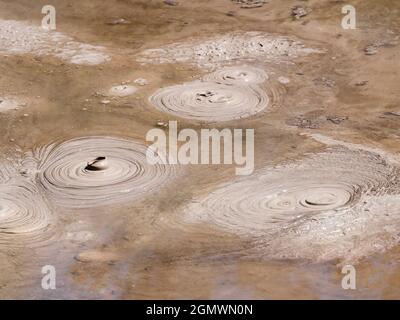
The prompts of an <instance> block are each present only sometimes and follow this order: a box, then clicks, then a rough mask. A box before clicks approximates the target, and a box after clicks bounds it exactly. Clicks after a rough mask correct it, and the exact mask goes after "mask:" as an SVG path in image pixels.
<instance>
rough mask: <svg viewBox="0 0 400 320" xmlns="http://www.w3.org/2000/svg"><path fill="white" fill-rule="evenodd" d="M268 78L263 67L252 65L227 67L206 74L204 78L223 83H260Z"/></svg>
mask: <svg viewBox="0 0 400 320" xmlns="http://www.w3.org/2000/svg"><path fill="white" fill-rule="evenodd" d="M267 79H268V75H267V74H266V72H265V71H264V70H263V69H260V68H256V67H252V66H233V67H225V68H222V69H220V70H217V71H215V72H213V73H211V74H209V75H206V76H205V77H204V78H203V80H204V81H209V82H216V83H221V84H236V85H246V84H247V85H249V84H260V83H263V82H265V81H266V80H267Z"/></svg>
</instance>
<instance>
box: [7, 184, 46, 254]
mask: <svg viewBox="0 0 400 320" xmlns="http://www.w3.org/2000/svg"><path fill="white" fill-rule="evenodd" d="M52 224H53V216H52V214H51V211H50V209H49V207H48V204H47V202H46V200H45V199H44V198H43V197H42V196H41V194H40V190H39V189H38V188H37V187H36V186H35V185H34V184H32V183H29V182H26V180H23V179H12V180H10V181H8V182H7V183H4V184H0V248H1V246H6V247H7V248H8V247H9V246H11V247H13V246H25V245H27V246H29V247H33V246H36V245H38V244H40V243H42V242H44V241H45V240H46V239H49V238H50V237H51V236H50V234H51V232H50V231H51V228H52Z"/></svg>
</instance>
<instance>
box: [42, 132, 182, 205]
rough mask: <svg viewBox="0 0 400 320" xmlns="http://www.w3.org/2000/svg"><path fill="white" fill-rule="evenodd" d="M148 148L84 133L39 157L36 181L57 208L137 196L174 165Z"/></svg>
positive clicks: (158, 182) (159, 182) (162, 178)
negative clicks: (150, 151) (151, 163)
mask: <svg viewBox="0 0 400 320" xmlns="http://www.w3.org/2000/svg"><path fill="white" fill-rule="evenodd" d="M146 151H147V147H146V146H145V145H143V144H141V143H138V142H135V141H130V140H125V139H119V138H113V137H99V136H95V137H83V138H78V139H73V140H69V141H66V142H64V143H61V144H60V145H58V146H55V147H53V146H51V147H49V150H48V152H47V154H46V156H45V157H44V159H42V161H41V164H40V167H39V174H38V179H39V182H40V184H41V185H42V186H43V187H44V188H45V190H46V191H47V192H48V193H49V197H50V198H51V199H52V200H53V201H54V202H55V203H56V204H57V205H59V206H63V207H69V208H86V207H94V206H99V205H107V204H113V203H116V202H120V201H128V200H135V199H136V198H138V197H139V196H142V195H145V194H148V193H149V192H151V191H154V190H156V189H158V188H159V187H160V186H161V185H162V184H163V183H165V182H167V180H168V179H169V178H170V177H171V176H173V175H174V173H175V167H174V166H172V165H169V164H168V163H164V162H163V160H162V159H161V158H162V157H161V156H158V155H149V156H152V157H154V159H152V160H153V163H157V164H155V165H150V164H149V163H148V162H147V160H148V158H146Z"/></svg>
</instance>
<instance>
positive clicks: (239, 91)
mask: <svg viewBox="0 0 400 320" xmlns="http://www.w3.org/2000/svg"><path fill="white" fill-rule="evenodd" d="M150 103H151V104H152V105H154V106H155V107H156V108H157V109H158V110H160V111H163V112H167V113H170V114H172V115H174V116H178V117H181V118H186V119H194V120H200V121H206V122H213V121H230V120H236V119H241V118H247V117H250V116H252V115H254V114H257V113H259V112H261V111H263V110H264V109H266V108H267V106H268V103H269V98H268V95H267V94H266V93H265V92H264V91H263V90H262V89H261V88H260V87H258V86H256V85H251V86H250V85H249V86H241V85H226V84H219V83H215V82H202V81H196V82H192V83H186V84H183V85H176V86H172V87H167V88H162V89H160V90H158V91H157V92H156V93H155V94H153V95H152V96H151V97H150Z"/></svg>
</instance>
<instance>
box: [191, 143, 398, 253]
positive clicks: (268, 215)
mask: <svg viewBox="0 0 400 320" xmlns="http://www.w3.org/2000/svg"><path fill="white" fill-rule="evenodd" d="M398 176H399V169H398V168H397V167H396V166H393V165H392V164H390V163H388V162H387V161H386V160H385V159H384V158H383V157H381V156H380V155H378V154H375V153H371V152H368V151H362V150H349V149H348V148H345V147H342V146H334V147H332V148H330V149H329V150H327V151H326V152H324V153H320V154H317V155H314V156H311V157H309V158H307V159H305V160H303V161H298V162H295V163H292V164H285V165H282V166H277V167H271V168H265V169H263V170H260V171H258V172H257V173H256V174H255V175H253V176H251V177H248V178H245V179H238V180H236V181H235V182H233V183H230V184H227V185H223V186H220V187H219V188H218V189H217V190H216V191H214V192H213V193H211V194H210V195H209V196H207V197H206V198H204V199H200V200H198V201H197V202H193V203H192V204H191V205H189V206H188V207H187V208H186V210H185V217H186V220H187V221H192V222H193V221H205V222H209V223H212V224H214V225H216V226H218V227H220V228H223V229H225V230H228V231H229V230H230V231H232V232H234V233H238V234H240V235H242V236H245V237H250V238H252V239H253V240H254V241H255V243H256V245H255V246H256V248H257V249H261V252H262V254H263V255H266V256H268V257H276V258H301V259H311V260H330V259H336V258H339V259H346V260H351V259H358V258H360V257H363V256H365V255H367V254H371V253H374V252H376V251H377V250H381V249H387V248H388V247H390V246H392V245H394V244H395V243H397V241H398V235H397V233H398V232H397V231H396V230H398V228H399V227H400V215H399V214H398V213H400V197H399V195H398V194H399V193H400V183H399V181H398V180H399V179H398ZM361 240H362V241H361Z"/></svg>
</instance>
